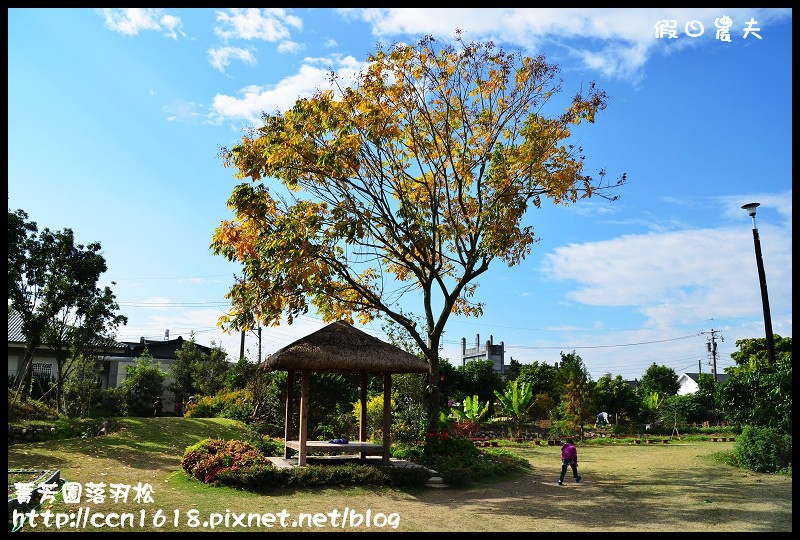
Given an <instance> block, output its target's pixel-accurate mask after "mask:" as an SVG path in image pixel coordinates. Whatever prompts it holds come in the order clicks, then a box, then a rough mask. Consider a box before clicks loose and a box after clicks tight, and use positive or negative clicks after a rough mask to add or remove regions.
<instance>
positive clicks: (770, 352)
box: [742, 203, 775, 364]
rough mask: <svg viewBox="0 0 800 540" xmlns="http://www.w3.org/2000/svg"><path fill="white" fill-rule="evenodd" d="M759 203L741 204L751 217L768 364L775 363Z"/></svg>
mask: <svg viewBox="0 0 800 540" xmlns="http://www.w3.org/2000/svg"><path fill="white" fill-rule="evenodd" d="M759 206H761V203H748V204H745V205H743V206H742V208H743V209H744V210H747V214H748V215H749V216H750V217H751V218H753V242H754V243H755V246H756V264H757V265H758V280H759V282H760V284H761V305H762V307H763V309H764V331H765V333H766V334H767V359H768V360H769V363H770V364H774V363H775V342H774V340H773V337H772V319H771V318H770V315H769V296H768V295H767V277H766V276H765V275H764V261H763V259H762V257H761V241H760V240H759V238H758V228H757V227H756V208H758V207H759Z"/></svg>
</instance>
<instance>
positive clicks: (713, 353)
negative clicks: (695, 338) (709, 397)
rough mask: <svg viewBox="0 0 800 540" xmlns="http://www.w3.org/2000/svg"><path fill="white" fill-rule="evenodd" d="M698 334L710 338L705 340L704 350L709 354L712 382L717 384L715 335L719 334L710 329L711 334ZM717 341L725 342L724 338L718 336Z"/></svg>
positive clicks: (717, 331)
mask: <svg viewBox="0 0 800 540" xmlns="http://www.w3.org/2000/svg"><path fill="white" fill-rule="evenodd" d="M700 333H701V334H710V337H708V338H706V348H707V350H708V352H709V353H710V354H711V372H712V373H713V374H714V382H717V334H718V333H719V330H714V328H711V332H700ZM719 340H720V341H725V338H724V337H722V336H720V337H719Z"/></svg>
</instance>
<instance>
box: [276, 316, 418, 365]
mask: <svg viewBox="0 0 800 540" xmlns="http://www.w3.org/2000/svg"><path fill="white" fill-rule="evenodd" d="M261 369H266V370H269V371H290V370H297V371H302V370H310V371H345V372H355V373H362V372H367V373H425V372H427V371H428V363H427V362H426V361H425V360H421V359H419V358H417V357H416V356H414V355H413V354H411V353H408V352H406V351H404V350H403V349H400V348H399V347H395V346H394V345H391V344H389V343H386V342H384V341H381V340H380V339H378V338H376V337H373V336H371V335H369V334H367V333H366V332H363V331H362V330H359V329H358V328H354V327H353V326H351V325H350V324H348V323H347V322H345V321H337V322H334V323H331V324H329V325H328V326H326V327H324V328H321V329H319V330H317V331H316V332H314V333H312V334H309V335H307V336H306V337H304V338H300V339H298V340H297V341H295V342H293V343H290V344H289V345H287V346H285V347H283V348H281V349H279V350H277V351H276V352H274V353H273V354H271V355H269V356H268V357H267V359H266V360H264V362H263V363H262V364H261Z"/></svg>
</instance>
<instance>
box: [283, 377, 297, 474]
mask: <svg viewBox="0 0 800 540" xmlns="http://www.w3.org/2000/svg"><path fill="white" fill-rule="evenodd" d="M293 408H294V371H291V370H290V371H289V372H288V373H287V375H286V413H285V414H286V416H285V417H284V424H283V426H284V427H283V443H284V444H283V458H284V459H288V458H289V454H290V452H289V446H288V445H287V444H286V443H288V442H289V441H290V440H292V437H294V429H293V426H292V409H293Z"/></svg>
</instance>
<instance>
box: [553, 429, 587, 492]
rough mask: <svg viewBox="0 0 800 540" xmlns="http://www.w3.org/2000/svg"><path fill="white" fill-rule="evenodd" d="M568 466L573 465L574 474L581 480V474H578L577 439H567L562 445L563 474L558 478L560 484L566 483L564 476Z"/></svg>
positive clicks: (577, 479) (577, 480) (578, 480)
mask: <svg viewBox="0 0 800 540" xmlns="http://www.w3.org/2000/svg"><path fill="white" fill-rule="evenodd" d="M567 467H572V475H573V476H574V477H575V481H576V482H580V481H581V475H579V474H578V449H577V448H575V441H573V440H572V439H567V442H566V443H564V446H562V447H561V476H560V477H559V478H558V485H559V486H563V485H564V476H566V474H567Z"/></svg>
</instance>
